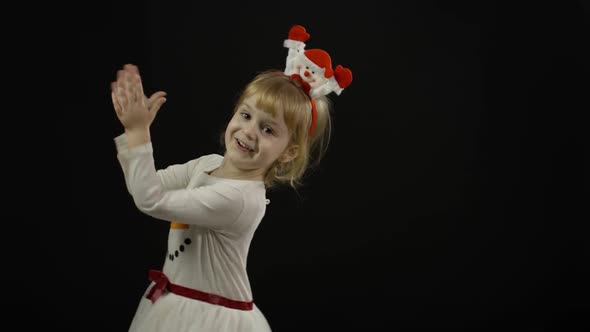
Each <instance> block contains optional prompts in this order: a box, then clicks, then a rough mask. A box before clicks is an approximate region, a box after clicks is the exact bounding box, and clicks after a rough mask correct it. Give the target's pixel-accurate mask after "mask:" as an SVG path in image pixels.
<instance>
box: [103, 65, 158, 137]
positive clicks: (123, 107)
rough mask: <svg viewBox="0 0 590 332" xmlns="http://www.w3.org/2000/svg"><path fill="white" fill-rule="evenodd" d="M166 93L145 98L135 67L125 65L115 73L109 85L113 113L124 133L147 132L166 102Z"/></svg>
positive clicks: (156, 93)
mask: <svg viewBox="0 0 590 332" xmlns="http://www.w3.org/2000/svg"><path fill="white" fill-rule="evenodd" d="M165 96H166V92H164V91H158V92H155V93H154V94H152V95H151V96H150V97H149V98H147V97H146V96H145V94H144V92H143V86H142V83H141V77H140V75H139V70H138V68H137V66H135V65H132V64H127V65H125V66H123V68H122V69H120V70H119V71H117V80H116V81H115V82H112V83H111V98H112V101H113V106H114V108H115V113H116V114H117V117H118V118H119V121H121V124H122V125H123V126H124V127H125V130H126V131H134V130H148V129H149V127H150V125H151V124H152V122H153V121H154V119H155V117H156V114H157V113H158V110H159V109H160V107H161V106H162V104H164V103H165V102H166V98H165Z"/></svg>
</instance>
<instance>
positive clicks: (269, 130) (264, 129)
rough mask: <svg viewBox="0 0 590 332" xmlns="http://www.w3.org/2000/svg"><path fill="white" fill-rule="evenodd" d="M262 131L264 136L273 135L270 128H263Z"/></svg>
mask: <svg viewBox="0 0 590 332" xmlns="http://www.w3.org/2000/svg"><path fill="white" fill-rule="evenodd" d="M262 131H263V132H264V133H265V134H270V135H272V134H273V133H274V131H273V130H272V128H271V127H264V128H262Z"/></svg>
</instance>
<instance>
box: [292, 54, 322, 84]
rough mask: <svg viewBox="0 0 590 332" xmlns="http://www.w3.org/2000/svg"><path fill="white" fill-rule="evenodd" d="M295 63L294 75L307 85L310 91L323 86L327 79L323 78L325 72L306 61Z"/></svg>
mask: <svg viewBox="0 0 590 332" xmlns="http://www.w3.org/2000/svg"><path fill="white" fill-rule="evenodd" d="M300 60H301V61H298V62H297V65H296V66H295V68H296V73H297V74H299V76H301V78H302V79H303V80H304V81H305V82H307V83H308V84H309V86H310V87H311V88H312V89H315V88H317V87H319V86H322V85H324V84H325V83H326V82H327V81H328V79H327V78H326V77H325V76H324V72H325V70H324V69H323V68H320V67H318V66H317V65H315V64H314V63H313V62H311V61H309V60H307V61H306V59H300Z"/></svg>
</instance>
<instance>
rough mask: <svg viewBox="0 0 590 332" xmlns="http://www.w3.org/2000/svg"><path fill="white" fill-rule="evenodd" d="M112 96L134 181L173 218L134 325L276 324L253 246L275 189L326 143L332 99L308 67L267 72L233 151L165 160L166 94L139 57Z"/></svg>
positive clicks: (256, 83)
mask: <svg viewBox="0 0 590 332" xmlns="http://www.w3.org/2000/svg"><path fill="white" fill-rule="evenodd" d="M111 96H112V101H113V105H114V109H115V112H116V115H117V117H118V119H119V120H120V122H121V124H122V125H123V126H124V128H125V133H124V134H122V135H120V136H118V137H116V138H115V143H116V148H117V151H118V154H117V157H118V160H119V162H120V164H121V167H122V170H123V174H124V176H125V181H126V185H127V189H128V191H129V193H130V194H131V195H132V197H133V200H134V202H135V204H136V206H137V207H138V209H139V210H140V211H142V212H144V213H145V214H147V215H150V216H152V217H154V218H157V219H162V220H166V221H169V222H170V223H171V224H170V232H169V235H168V252H167V256H166V261H165V263H164V266H163V270H162V271H156V270H152V271H150V272H149V280H150V281H151V284H150V286H149V288H148V290H147V291H146V293H145V296H144V297H143V298H142V299H141V301H140V303H139V306H138V308H137V312H136V314H135V316H134V318H133V321H132V323H131V326H130V329H129V331H142V332H149V331H167V332H173V331H174V332H175V331H216V332H223V331H257V332H259V331H270V330H271V329H270V327H269V325H268V322H267V320H266V319H265V317H264V315H263V314H262V313H261V311H260V310H259V309H258V308H257V307H256V305H255V304H254V302H253V296H252V290H251V288H250V284H249V280H248V276H247V273H246V260H247V255H248V249H249V246H250V242H251V240H252V238H253V235H254V233H255V230H256V228H257V227H258V225H259V223H260V221H261V220H262V218H263V216H264V213H265V209H266V205H267V202H268V200H267V199H266V189H267V188H269V187H271V186H274V185H277V184H288V185H291V186H293V187H296V186H297V185H298V184H299V182H300V179H301V178H302V176H303V174H304V173H305V170H306V169H307V168H308V167H309V165H310V163H312V162H318V161H319V160H320V159H321V156H322V155H323V153H324V152H325V149H326V147H327V143H328V139H329V134H330V104H329V100H328V99H327V98H326V97H325V96H316V97H314V98H312V97H310V94H309V85H308V84H307V83H306V82H305V80H304V79H302V78H301V77H300V76H299V75H292V76H289V75H286V74H285V73H284V72H282V71H278V70H274V71H267V72H263V73H260V74H259V75H257V76H256V77H255V78H254V79H253V80H252V81H251V82H250V83H249V84H247V86H246V87H245V89H244V90H243V92H242V94H241V96H240V97H239V98H238V100H237V103H236V104H235V108H234V113H233V117H232V118H231V120H230V121H229V123H228V124H227V127H226V130H225V153H224V155H217V154H208V155H203V156H201V157H198V158H195V159H193V160H190V161H188V162H187V163H185V164H179V165H172V166H169V167H167V168H165V169H161V170H156V169H155V166H154V159H153V151H152V144H151V140H150V125H151V123H152V122H153V120H154V118H155V116H156V114H157V112H158V110H159V109H160V107H161V106H162V104H163V103H164V102H165V101H166V99H165V96H166V94H165V93H164V92H156V93H154V94H153V95H152V96H151V97H150V98H147V97H146V96H145V95H144V93H143V88H142V84H141V78H140V76H139V71H138V69H137V67H135V66H133V65H126V66H124V67H123V69H121V70H119V71H118V73H117V80H116V81H115V82H113V83H112V93H111Z"/></svg>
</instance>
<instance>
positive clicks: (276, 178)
mask: <svg viewBox="0 0 590 332" xmlns="http://www.w3.org/2000/svg"><path fill="white" fill-rule="evenodd" d="M251 96H256V101H255V106H256V107H257V108H259V109H261V110H263V111H265V112H267V113H270V114H272V115H273V116H274V115H275V114H276V113H277V111H278V110H282V111H283V116H284V119H285V123H286V125H287V128H289V134H290V139H289V146H291V145H298V146H299V150H298V153H297V156H296V157H295V158H294V159H293V160H291V161H288V162H284V163H282V162H279V161H275V163H274V164H273V165H272V166H271V167H270V169H269V170H268V172H267V173H266V176H265V178H264V183H265V186H266V187H267V188H270V187H273V186H275V185H277V184H289V185H290V186H291V187H293V188H297V187H299V186H300V185H301V180H302V178H303V176H304V175H305V172H306V171H307V170H308V169H309V168H311V167H315V166H317V165H318V164H319V162H320V160H321V159H322V158H323V157H324V155H325V153H326V151H327V149H328V144H329V142H330V135H331V130H332V123H331V118H330V112H331V107H332V104H331V102H330V100H329V99H328V98H327V97H325V96H322V97H318V98H315V103H316V109H317V119H316V125H315V128H314V130H313V133H312V135H311V136H310V135H309V130H310V127H311V119H312V112H311V101H310V99H309V96H308V95H307V94H306V93H305V92H304V90H303V88H302V86H301V83H299V82H298V81H296V80H293V79H291V78H290V77H289V76H287V75H285V74H284V73H283V72H282V71H279V70H268V71H264V72H261V73H259V74H258V75H256V77H255V78H254V79H253V80H252V81H250V83H248V84H247V85H246V87H245V88H244V90H243V91H242V93H241V94H240V96H239V97H238V100H237V102H236V104H235V107H234V112H233V113H235V112H236V111H237V110H238V107H239V106H240V105H241V104H242V103H243V101H244V99H247V98H249V97H251Z"/></svg>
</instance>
